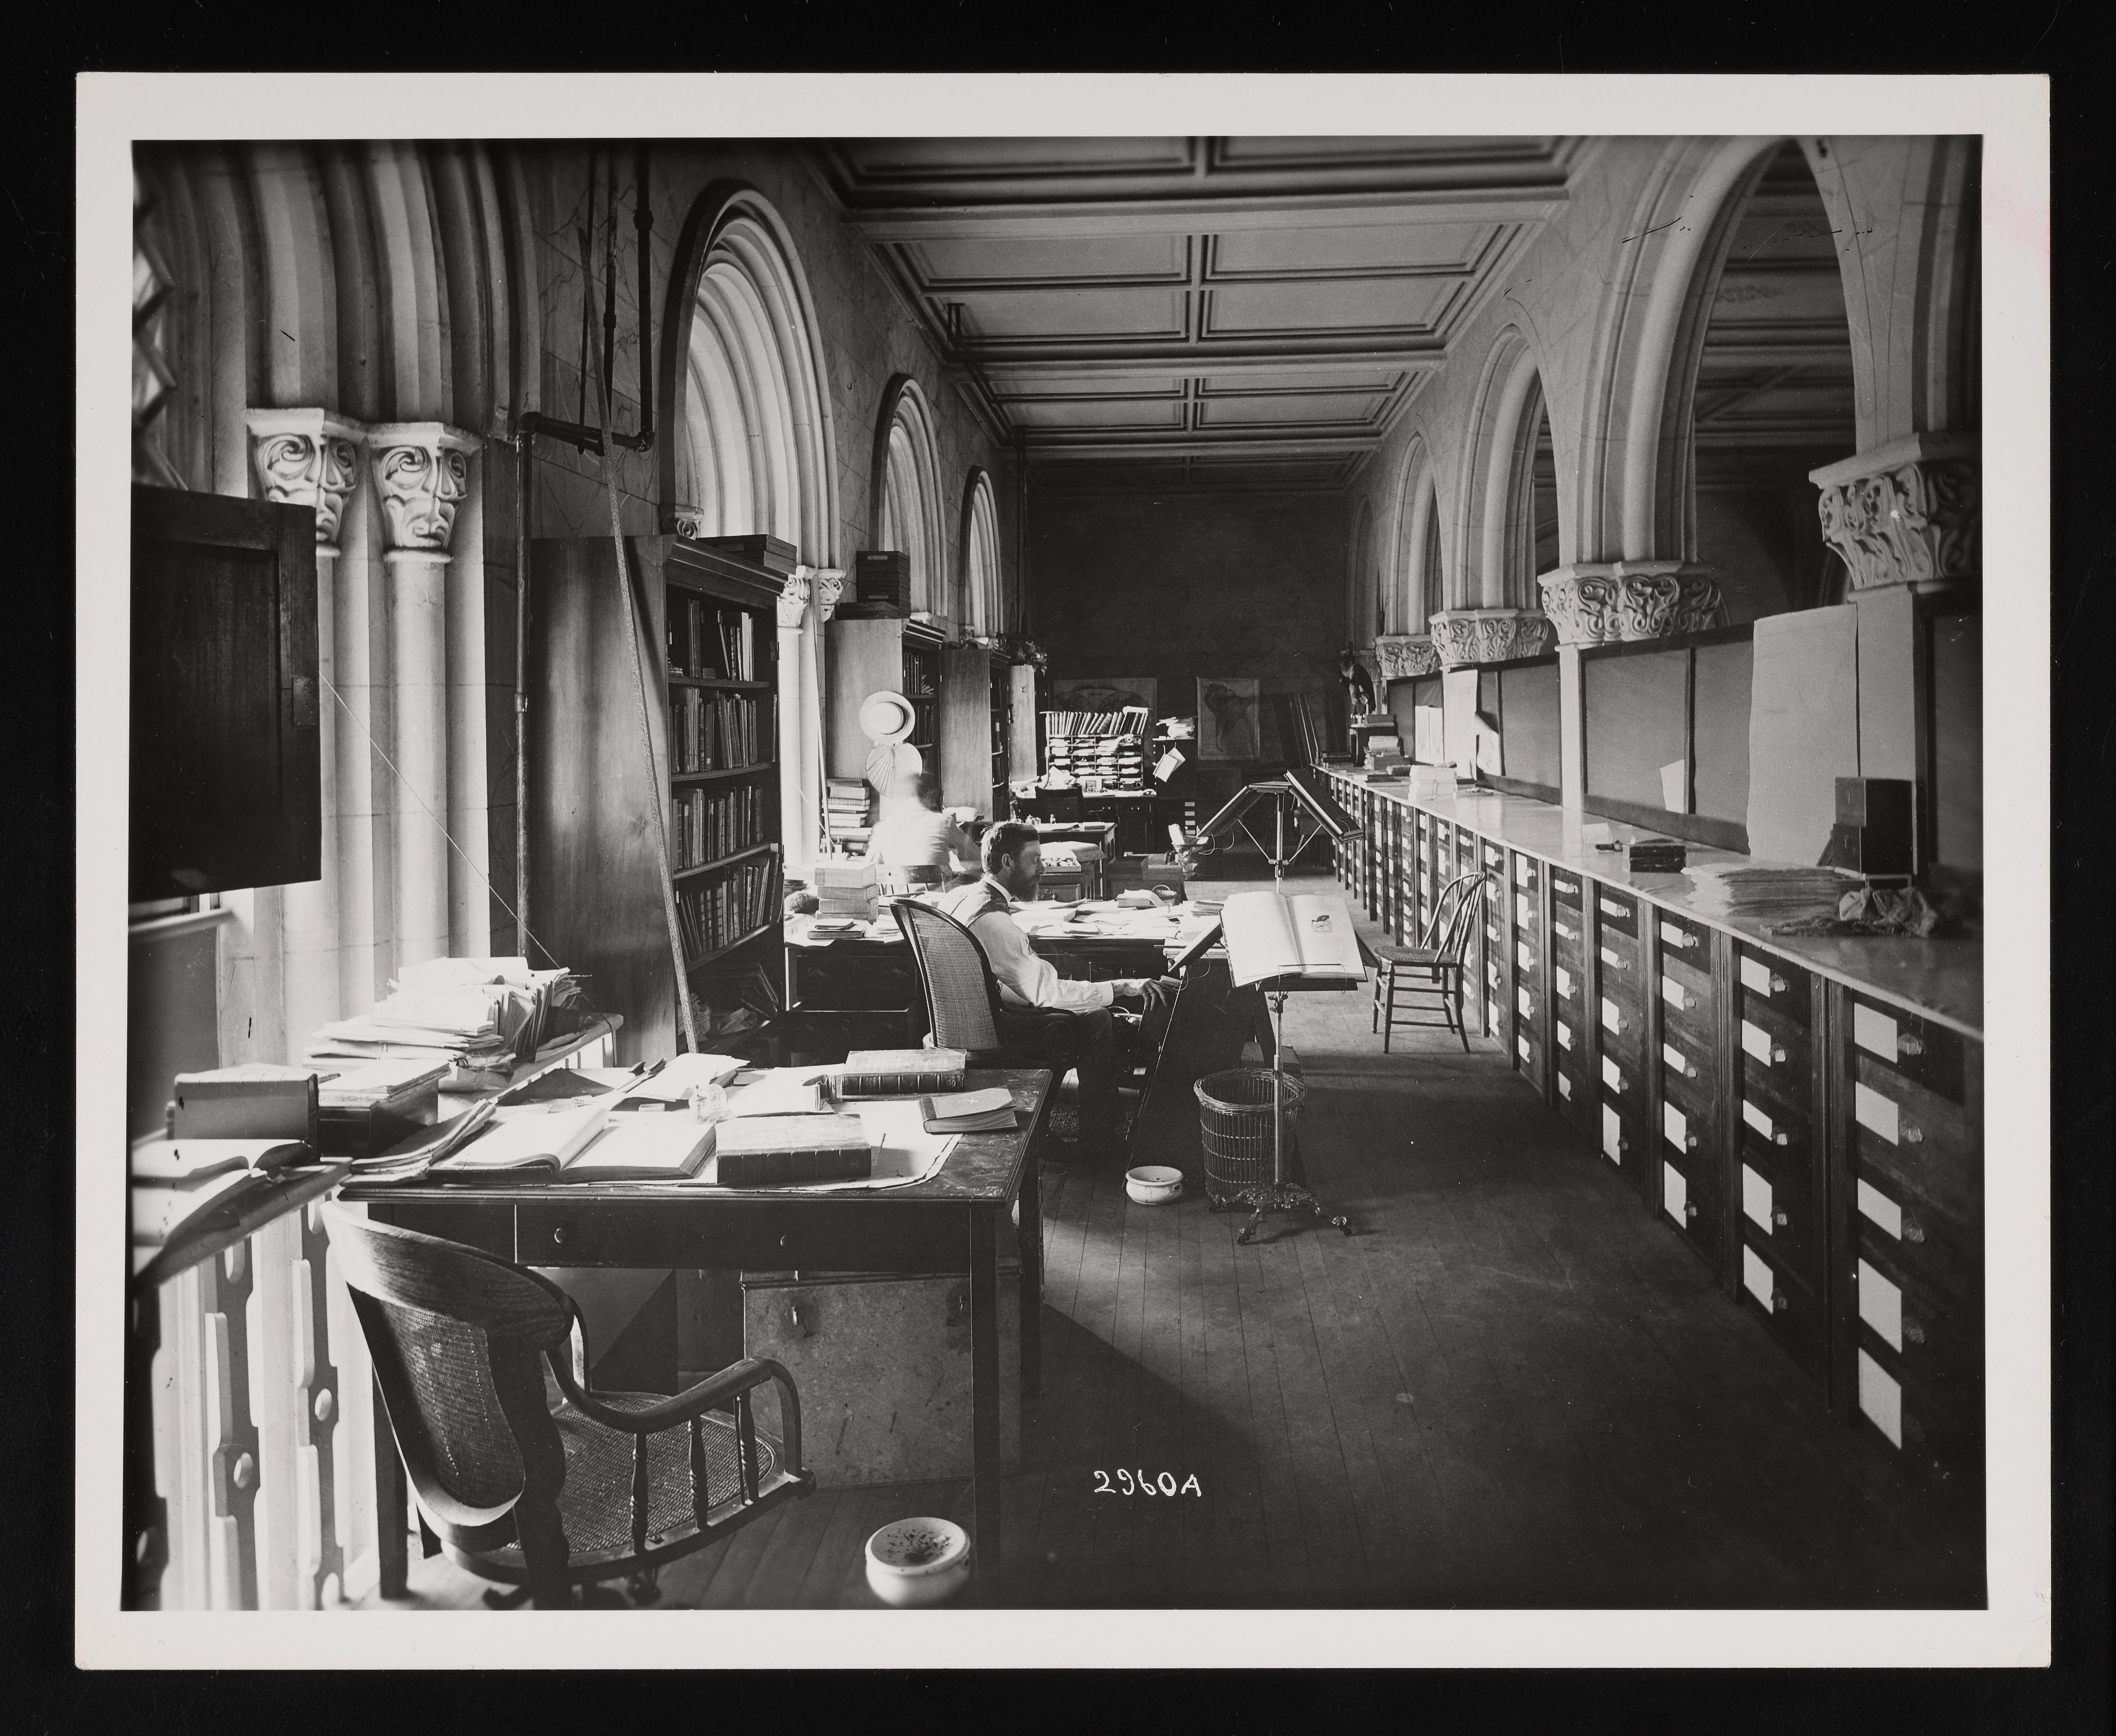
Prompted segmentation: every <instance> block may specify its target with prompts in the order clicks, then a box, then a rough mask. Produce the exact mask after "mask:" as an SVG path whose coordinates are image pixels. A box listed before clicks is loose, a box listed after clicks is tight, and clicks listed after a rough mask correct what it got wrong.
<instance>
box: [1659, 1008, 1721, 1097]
mask: <svg viewBox="0 0 2116 1736" xmlns="http://www.w3.org/2000/svg"><path fill="white" fill-rule="evenodd" d="M1660 1068H1661V1077H1662V1078H1663V1079H1666V1080H1670V1081H1672V1082H1674V1084H1675V1085H1676V1086H1677V1087H1678V1088H1679V1089H1682V1090H1686V1091H1693V1092H1695V1093H1697V1094H1699V1095H1701V1096H1703V1097H1704V1100H1706V1101H1707V1102H1709V1101H1710V1100H1711V1098H1712V1095H1713V1093H1714V1091H1715V1090H1716V1089H1717V1085H1718V1080H1717V1075H1718V1068H1716V1067H1715V1066H1714V1063H1713V1059H1712V1045H1711V1043H1710V1041H1709V1039H1707V1038H1705V1037H1703V1036H1698V1035H1696V1034H1695V1033H1693V1032H1691V1031H1683V1030H1679V1029H1677V1028H1675V1027H1674V1026H1670V1025H1667V1024H1663V1025H1662V1026H1661V1032H1660Z"/></svg>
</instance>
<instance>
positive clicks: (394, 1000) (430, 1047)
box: [308, 958, 579, 1090]
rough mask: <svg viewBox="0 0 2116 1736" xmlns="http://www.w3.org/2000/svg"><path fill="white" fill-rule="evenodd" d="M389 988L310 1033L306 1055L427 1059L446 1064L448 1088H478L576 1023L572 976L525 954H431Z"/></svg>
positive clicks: (504, 1075) (497, 1080) (503, 1078)
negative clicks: (352, 1013) (355, 1012)
mask: <svg viewBox="0 0 2116 1736" xmlns="http://www.w3.org/2000/svg"><path fill="white" fill-rule="evenodd" d="M389 987H390V990H391V992H390V993H389V995H388V996H386V997H385V998H384V999H382V1000H380V1001H378V1002H376V1003H375V1006H374V1008H373V1009H372V1010H371V1011H370V1012H367V1013H361V1015H360V1016H359V1017H357V1018H349V1019H339V1020H338V1021H336V1022H334V1023H332V1024H329V1025H325V1026H323V1027H322V1028H321V1029H320V1030H319V1031H317V1032H316V1033H315V1036H311V1038H310V1039H309V1049H308V1059H309V1060H310V1061H311V1063H316V1062H324V1061H334V1060H335V1061H347V1060H375V1059H383V1058H385V1057H386V1058H388V1059H393V1060H394V1059H404V1060H423V1061H430V1062H431V1063H435V1064H436V1065H441V1066H446V1067H447V1068H449V1076H448V1077H447V1078H446V1079H445V1080H444V1086H446V1087H447V1088H449V1089H450V1090H476V1089H484V1088H486V1087H489V1086H494V1085H504V1084H506V1083H507V1082H508V1080H509V1079H510V1078H511V1077H513V1070H514V1063H516V1062H517V1061H518V1060H527V1059H530V1058H531V1057H532V1056H533V1055H535V1054H536V1051H537V1049H539V1048H540V1046H541V1045H543V1044H544V1043H545V1042H546V1041H548V1040H550V1038H552V1037H554V1036H562V1035H564V1034H565V1033H566V1031H568V1030H570V1029H573V1028H576V1026H577V1017H578V1002H579V995H578V985H577V983H576V982H575V981H574V978H573V973H572V972H571V971H565V970H548V971H535V970H531V968H530V967H529V961H528V960H527V959H526V958H430V959H428V960H426V962H424V963H422V964H416V965H412V966H408V967H406V969H405V970H404V971H403V972H402V973H401V974H400V975H399V976H398V977H397V979H396V980H395V981H393V982H392V983H391V984H390V985H389Z"/></svg>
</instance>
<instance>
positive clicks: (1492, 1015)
mask: <svg viewBox="0 0 2116 1736" xmlns="http://www.w3.org/2000/svg"><path fill="white" fill-rule="evenodd" d="M1484 1026H1485V1028H1486V1029H1487V1030H1490V1031H1496V1030H1497V1029H1498V1028H1499V1003H1497V1001H1495V1000H1490V999H1487V1000H1486V1001H1485V1003H1484Z"/></svg>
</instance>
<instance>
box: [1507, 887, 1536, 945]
mask: <svg viewBox="0 0 2116 1736" xmlns="http://www.w3.org/2000/svg"><path fill="white" fill-rule="evenodd" d="M1513 911H1514V932H1515V933H1516V934H1517V935H1533V934H1534V933H1535V932H1536V931H1537V930H1539V929H1540V928H1541V927H1542V926H1543V913H1542V912H1540V911H1539V910H1538V909H1537V908H1536V907H1535V894H1534V893H1532V892H1523V891H1521V890H1520V889H1519V888H1518V887H1516V889H1515V891H1514V902H1513Z"/></svg>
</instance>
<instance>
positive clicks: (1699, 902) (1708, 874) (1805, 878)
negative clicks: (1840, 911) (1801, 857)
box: [1682, 862, 1856, 922]
mask: <svg viewBox="0 0 2116 1736" xmlns="http://www.w3.org/2000/svg"><path fill="white" fill-rule="evenodd" d="M1682 871H1683V872H1684V873H1685V874H1686V875H1688V876H1689V877H1690V882H1691V885H1692V886H1693V887H1694V888H1695V892H1694V893H1692V895H1691V907H1692V908H1693V909H1695V910H1696V911H1698V912H1700V913H1702V914H1704V915H1706V916H1746V917H1748V918H1750V920H1751V921H1757V922H1764V921H1773V922H1778V921H1790V920H1792V919H1794V918H1796V917H1802V916H1834V915H1835V914H1836V913H1837V901H1838V898H1841V897H1842V895H1843V894H1844V893H1846V892H1847V891H1849V890H1851V889H1852V887H1853V885H1854V884H1856V883H1855V882H1853V881H1852V880H1850V879H1847V878H1846V877H1845V876H1843V875H1839V874H1836V873H1833V872H1832V871H1831V870H1829V869H1827V868H1759V867H1755V866H1750V865H1749V864H1747V863H1745V862H1692V863H1691V864H1690V865H1689V866H1687V867H1686V868H1685V869H1684V870H1682Z"/></svg>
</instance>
